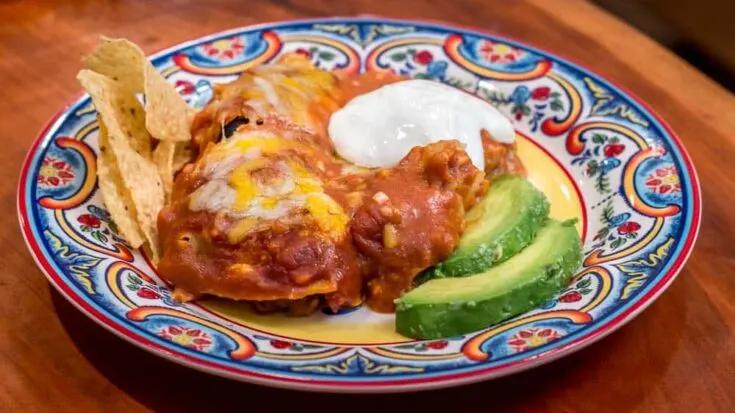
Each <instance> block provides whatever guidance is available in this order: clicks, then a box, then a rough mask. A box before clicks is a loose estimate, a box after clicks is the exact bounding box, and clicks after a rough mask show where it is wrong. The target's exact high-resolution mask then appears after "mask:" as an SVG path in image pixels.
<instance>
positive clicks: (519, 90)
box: [510, 86, 531, 106]
mask: <svg viewBox="0 0 735 413" xmlns="http://www.w3.org/2000/svg"><path fill="white" fill-rule="evenodd" d="M528 99H531V90H530V89H529V88H528V87H527V86H518V87H516V88H515V89H513V93H511V95H510V101H511V102H513V103H515V104H516V105H519V106H522V105H525V104H526V102H528Z"/></svg>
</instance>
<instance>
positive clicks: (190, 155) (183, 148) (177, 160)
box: [174, 142, 194, 173]
mask: <svg viewBox="0 0 735 413" xmlns="http://www.w3.org/2000/svg"><path fill="white" fill-rule="evenodd" d="M193 159H194V151H192V150H191V148H190V147H189V143H188V142H184V143H177V144H176V151H175V152H174V173H176V172H179V171H180V170H181V168H183V167H184V166H186V164H188V163H189V162H191V161H192V160H193Z"/></svg>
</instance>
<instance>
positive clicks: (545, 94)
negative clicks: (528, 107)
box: [531, 86, 551, 100]
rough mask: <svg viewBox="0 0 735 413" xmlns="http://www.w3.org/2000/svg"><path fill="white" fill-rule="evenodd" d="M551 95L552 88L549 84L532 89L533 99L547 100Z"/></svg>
mask: <svg viewBox="0 0 735 413" xmlns="http://www.w3.org/2000/svg"><path fill="white" fill-rule="evenodd" d="M550 96H551V88H550V87H548V86H540V87H537V88H535V89H533V90H532V91H531V99H535V100H546V99H548V98H549V97H550Z"/></svg>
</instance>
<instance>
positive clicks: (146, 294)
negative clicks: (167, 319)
mask: <svg viewBox="0 0 735 413" xmlns="http://www.w3.org/2000/svg"><path fill="white" fill-rule="evenodd" d="M136 294H137V295H138V297H140V298H145V299H146V300H155V299H158V298H160V297H161V294H158V293H157V292H155V291H153V290H151V289H150V288H141V289H139V290H138V292H137V293H136Z"/></svg>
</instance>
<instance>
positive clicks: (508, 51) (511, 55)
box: [479, 40, 523, 65]
mask: <svg viewBox="0 0 735 413" xmlns="http://www.w3.org/2000/svg"><path fill="white" fill-rule="evenodd" d="M479 50H480V55H481V56H482V58H483V59H485V60H486V61H487V62H489V63H493V64H501V65H502V64H508V63H514V62H516V61H518V59H520V58H521V56H523V51H522V50H519V49H516V48H515V47H512V46H509V45H507V44H504V43H497V42H493V41H490V40H486V41H485V42H483V43H482V46H480V49H479Z"/></svg>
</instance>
